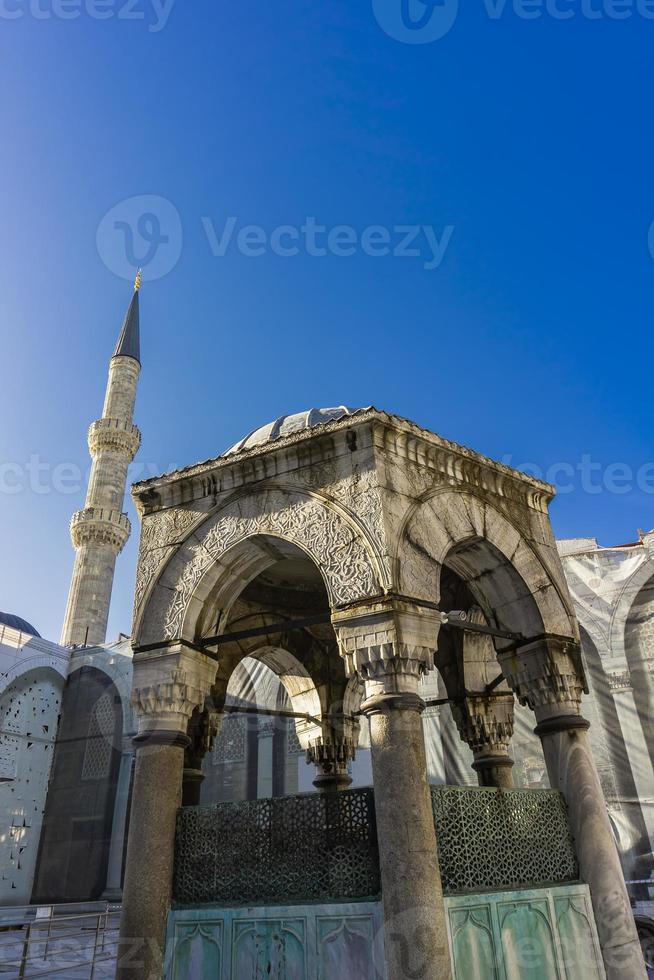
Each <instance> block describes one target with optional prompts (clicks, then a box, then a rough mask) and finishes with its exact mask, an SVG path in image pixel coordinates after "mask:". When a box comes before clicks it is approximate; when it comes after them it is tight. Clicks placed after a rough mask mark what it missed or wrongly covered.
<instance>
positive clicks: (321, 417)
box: [224, 405, 363, 456]
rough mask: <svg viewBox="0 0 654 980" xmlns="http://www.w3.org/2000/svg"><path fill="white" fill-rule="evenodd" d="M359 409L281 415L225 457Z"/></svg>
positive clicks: (343, 408) (351, 413)
mask: <svg viewBox="0 0 654 980" xmlns="http://www.w3.org/2000/svg"><path fill="white" fill-rule="evenodd" d="M361 411H363V409H361V408H348V407H347V405H337V406H336V407H335V408H310V409H308V410H307V411H306V412H296V413H295V414H294V415H282V416H280V417H279V418H278V419H275V421H274V422H269V423H268V424H267V425H262V426H260V427H259V428H258V429H254V430H253V431H252V432H250V433H249V434H248V435H247V436H245V438H244V439H241V440H240V442H237V443H235V445H233V446H232V447H231V449H228V450H227V452H226V453H224V455H225V456H230V455H231V454H232V453H241V452H244V451H245V450H246V449H254V448H255V446H261V445H263V444H264V443H266V442H274V441H275V439H283V438H284V437H285V436H290V435H295V434H296V433H299V432H303V431H305V430H307V429H314V428H315V427H316V426H317V425H325V423H327V422H335V421H336V420H337V419H342V418H343V417H344V416H345V415H354V414H356V412H361Z"/></svg>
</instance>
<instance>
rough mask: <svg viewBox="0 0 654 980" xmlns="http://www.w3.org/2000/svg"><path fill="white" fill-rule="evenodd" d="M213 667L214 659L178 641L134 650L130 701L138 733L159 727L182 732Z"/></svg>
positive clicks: (211, 680) (205, 690) (200, 700)
mask: <svg viewBox="0 0 654 980" xmlns="http://www.w3.org/2000/svg"><path fill="white" fill-rule="evenodd" d="M216 671H217V665H216V663H215V661H213V660H210V659H209V657H206V656H205V655H204V654H202V653H199V652H198V651H196V650H193V649H190V648H188V647H184V646H182V645H181V644H175V645H173V646H170V647H162V648H160V649H158V650H149V651H147V652H140V653H136V654H135V655H134V680H133V687H132V704H133V706H134V709H135V712H136V715H137V718H138V723H139V735H141V734H143V733H148V732H152V731H162V732H178V733H180V734H183V735H184V736H186V734H187V729H188V723H189V719H190V718H191V715H192V714H193V711H194V709H195V708H199V707H201V706H203V705H204V701H205V698H206V697H207V696H208V695H209V693H210V691H211V687H212V685H213V683H214V681H215V678H216ZM209 732H210V729H208V730H207V731H206V732H205V734H207V735H208V733H209Z"/></svg>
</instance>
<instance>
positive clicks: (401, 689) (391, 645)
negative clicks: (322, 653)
mask: <svg viewBox="0 0 654 980" xmlns="http://www.w3.org/2000/svg"><path fill="white" fill-rule="evenodd" d="M332 622H333V624H334V628H335V630H336V635H337V637H338V644H339V650H340V654H341V656H342V657H343V660H344V661H345V672H346V674H347V676H348V677H352V676H354V675H355V674H356V675H358V676H359V677H360V678H361V679H362V680H363V681H364V682H365V685H366V698H370V697H373V696H375V695H377V694H394V693H397V694H405V693H410V694H417V692H418V681H419V680H420V677H421V676H422V675H423V674H426V673H427V672H428V671H430V670H432V669H433V667H434V653H435V650H436V644H437V639H438V630H439V628H440V625H441V621H440V617H439V615H438V613H437V612H435V611H432V610H428V609H424V608H421V607H419V606H414V605H412V604H411V603H409V602H408V601H407V602H404V601H400V600H397V599H388V600H379V601H378V602H375V603H372V604H369V605H366V606H365V607H357V608H355V609H353V610H339V611H338V612H336V613H335V614H334V615H333V617H332Z"/></svg>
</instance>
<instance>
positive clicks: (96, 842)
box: [33, 664, 123, 902]
mask: <svg viewBox="0 0 654 980" xmlns="http://www.w3.org/2000/svg"><path fill="white" fill-rule="evenodd" d="M98 709H99V711H98ZM122 740H123V712H122V699H121V697H120V694H119V692H118V689H117V687H116V686H115V684H114V683H113V681H112V679H111V678H110V677H109V676H108V675H107V674H106V673H105V671H103V670H98V669H97V668H95V667H93V666H91V665H88V664H85V665H83V666H80V667H79V668H78V669H76V670H74V671H73V672H72V673H71V674H70V675H69V677H68V680H67V681H66V687H65V689H64V696H63V701H62V712H61V722H60V725H59V734H58V739H57V746H56V750H55V756H54V762H53V766H52V774H51V777H50V783H49V786H48V798H47V805H46V812H45V820H44V827H43V834H42V836H41V849H40V852H39V863H38V870H37V875H36V879H35V886H34V896H33V898H34V900H35V901H46V902H67V901H71V902H77V901H95V900H96V899H99V898H100V896H101V894H102V892H103V891H104V888H105V886H106V881H107V864H108V860H109V849H110V844H111V828H112V822H113V815H114V805H115V798H116V788H117V783H118V770H119V766H120V757H121V751H122Z"/></svg>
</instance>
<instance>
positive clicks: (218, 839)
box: [173, 786, 578, 907]
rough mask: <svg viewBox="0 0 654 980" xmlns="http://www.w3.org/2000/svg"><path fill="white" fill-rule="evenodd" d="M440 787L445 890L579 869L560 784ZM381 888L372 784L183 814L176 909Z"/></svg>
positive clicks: (552, 879)
mask: <svg viewBox="0 0 654 980" xmlns="http://www.w3.org/2000/svg"><path fill="white" fill-rule="evenodd" d="M430 789H431V799H432V807H433V811H434V822H435V824H436V836H437V840H438V852H439V859H440V866H441V876H442V880H443V889H444V891H445V893H446V894H453V893H458V892H479V891H485V890H488V889H491V890H492V889H502V888H530V887H533V886H535V885H541V884H543V885H544V884H561V883H563V882H568V881H575V880H576V879H577V878H578V867H577V860H576V856H575V850H574V845H573V841H572V838H571V836H570V831H569V828H568V821H567V810H566V806H565V802H564V800H563V797H562V795H561V794H560V793H559V792H557V791H556V790H499V789H485V788H478V787H463V786H432V787H430ZM398 820H399V821H400V823H401V820H402V814H401V813H398ZM380 889H381V886H380V875H379V852H378V848H377V831H376V824H375V806H374V796H373V791H372V790H371V789H356V790H346V791H345V792H341V793H335V794H330V793H325V794H318V793H313V794H308V793H307V794H301V795H298V796H285V797H279V798H276V799H263V800H253V801H249V802H245V803H220V804H218V805H216V806H208V807H184V808H183V809H182V810H180V811H179V816H178V822H177V840H176V848H175V873H174V887H173V896H174V901H175V904H176V905H177V906H188V905H201V904H212V905H217V906H223V907H227V906H235V905H282V904H301V903H303V902H312V901H320V902H329V901H352V900H358V901H360V900H363V899H373V898H376V897H378V896H379V894H380Z"/></svg>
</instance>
